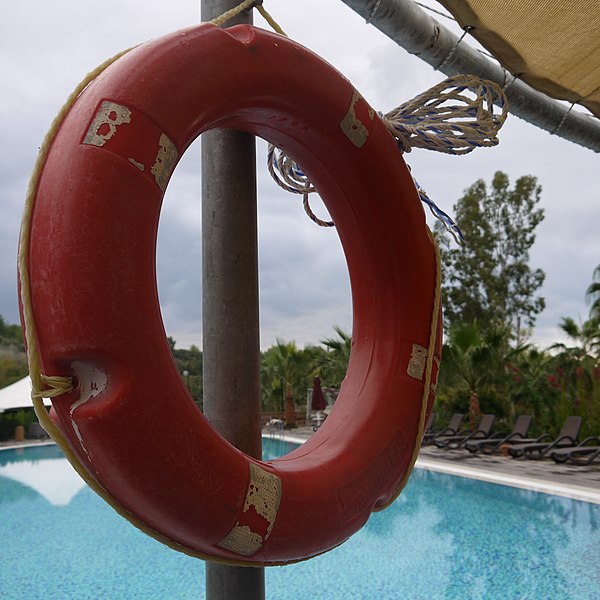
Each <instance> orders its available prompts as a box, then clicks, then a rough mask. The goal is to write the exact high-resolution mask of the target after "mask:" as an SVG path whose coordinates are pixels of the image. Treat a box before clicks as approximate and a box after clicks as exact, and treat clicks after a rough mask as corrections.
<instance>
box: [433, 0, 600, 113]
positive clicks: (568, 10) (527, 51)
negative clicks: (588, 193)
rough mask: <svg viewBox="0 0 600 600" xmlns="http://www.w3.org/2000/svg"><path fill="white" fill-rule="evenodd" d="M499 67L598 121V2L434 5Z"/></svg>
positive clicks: (465, 0) (460, 0) (445, 0)
mask: <svg viewBox="0 0 600 600" xmlns="http://www.w3.org/2000/svg"><path fill="white" fill-rule="evenodd" d="M438 1H439V3H440V4H442V5H443V6H444V7H445V8H446V9H447V10H449V11H450V12H451V13H452V15H453V17H454V18H455V19H456V20H457V22H458V23H459V25H460V26H461V27H463V28H465V27H467V26H470V27H473V28H474V29H472V30H470V34H471V35H472V36H473V37H474V38H476V39H477V40H478V41H479V43H480V44H481V45H482V46H484V47H485V48H486V49H487V50H488V51H489V52H490V53H491V54H493V55H494V57H495V58H496V59H498V60H499V61H500V63H501V64H502V66H503V67H504V68H505V69H506V70H507V71H509V72H510V73H512V74H513V75H518V77H519V78H520V79H522V80H523V81H524V82H526V83H527V84H529V85H530V86H531V87H533V88H535V89H537V90H538V91H541V92H544V93H545V94H547V95H548V96H552V97H554V98H558V99H560V100H567V101H569V102H575V103H578V104H581V105H582V106H585V107H586V108H587V109H588V110H590V111H591V112H592V113H593V114H594V115H595V116H596V117H600V5H599V3H598V0H578V1H577V2H568V1H567V0H546V1H544V2H540V0H502V1H500V0H438Z"/></svg>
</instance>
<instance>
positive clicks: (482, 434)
mask: <svg viewBox="0 0 600 600" xmlns="http://www.w3.org/2000/svg"><path fill="white" fill-rule="evenodd" d="M495 418H496V416H495V415H483V417H481V421H479V425H478V427H477V429H476V430H475V431H469V430H467V432H466V433H462V434H458V435H451V436H444V437H440V438H435V439H434V441H433V443H434V444H435V445H436V446H437V447H438V448H461V447H462V446H464V444H466V443H467V442H468V441H469V440H476V439H484V438H487V437H488V436H489V435H490V432H491V431H492V427H493V426H494V419H495Z"/></svg>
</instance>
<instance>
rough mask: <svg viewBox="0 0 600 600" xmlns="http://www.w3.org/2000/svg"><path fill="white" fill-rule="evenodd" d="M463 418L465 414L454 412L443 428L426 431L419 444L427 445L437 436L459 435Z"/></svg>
mask: <svg viewBox="0 0 600 600" xmlns="http://www.w3.org/2000/svg"><path fill="white" fill-rule="evenodd" d="M464 418H465V415H463V414H462V413H454V414H453V415H452V417H451V419H450V421H449V422H448V425H447V426H446V427H445V428H444V429H438V430H434V431H431V432H428V433H426V434H425V435H424V436H423V442H422V443H421V445H422V446H427V445H429V444H433V443H434V440H436V439H438V438H439V437H443V436H450V435H459V428H460V425H461V423H462V421H463V419H464Z"/></svg>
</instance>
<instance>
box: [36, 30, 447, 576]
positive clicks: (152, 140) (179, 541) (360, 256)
mask: <svg viewBox="0 0 600 600" xmlns="http://www.w3.org/2000/svg"><path fill="white" fill-rule="evenodd" d="M214 127H232V128H238V129H243V130H246V131H248V132H251V133H253V134H256V135H259V136H262V137H263V138H266V139H267V140H269V141H270V142H272V143H273V144H275V145H277V146H279V147H280V148H282V149H283V150H284V151H285V152H286V153H287V154H288V155H289V156H291V157H292V158H294V159H295V160H296V161H297V162H298V164H300V165H301V166H302V169H303V170H304V171H305V172H306V173H307V174H308V176H309V177H310V179H311V181H312V182H313V183H314V184H315V186H316V187H317V189H318V190H319V192H320V195H321V196H322V198H323V200H324V202H325V204H326V205H327V208H328V210H329V212H330V214H331V216H332V217H333V220H334V221H335V223H336V226H337V230H338V233H339V236H340V239H341V242H342V245H343V248H344V252H345V255H346V258H347V262H348V268H349V272H350V278H351V284H352V298H353V319H354V322H353V348H352V356H351V360H350V365H349V368H348V374H347V377H346V379H345V381H344V383H343V386H342V390H341V393H340V395H339V398H338V400H337V402H336V406H335V408H334V410H333V411H332V413H331V415H330V416H329V418H328V419H327V420H326V421H325V423H324V424H323V426H322V427H321V428H320V429H319V431H318V432H317V433H316V434H315V435H314V436H313V437H312V438H311V439H310V440H309V441H308V442H306V443H305V444H304V445H303V446H302V447H301V448H299V449H297V450H295V451H294V452H292V453H291V454H289V455H287V456H285V457H283V458H281V459H278V460H273V461H269V462H261V461H258V460H254V459H251V458H249V457H248V456H246V455H245V454H243V453H241V452H240V451H238V450H237V449H235V448H233V447H232V446H231V445H230V444H228V443H227V442H226V441H225V440H224V439H223V438H221V436H219V435H218V434H217V433H216V432H215V431H214V430H213V429H212V427H211V426H210V425H209V423H208V422H207V421H206V420H205V419H204V417H203V416H202V415H201V413H200V412H199V411H198V410H197V408H196V406H195V405H194V403H193V401H192V399H191V397H190V396H189V394H188V392H187V390H186V388H185V385H184V384H183V382H182V380H181V377H180V375H179V373H178V371H177V368H176V366H175V363H174V361H173V359H172V357H171V353H170V349H169V345H168V343H167V339H166V335H165V331H164V327H163V324H162V319H161V314H160V308H159V302H158V294H157V286H156V277H155V244H156V235H157V227H158V219H159V212H160V207H161V201H162V198H163V194H164V190H165V187H166V185H167V182H168V180H169V177H170V175H171V173H172V171H173V169H174V167H175V165H176V163H177V161H178V159H179V157H180V156H181V154H182V153H183V152H184V151H185V149H186V148H187V147H188V146H189V144H190V143H191V142H192V141H193V140H194V139H195V138H196V137H197V136H198V135H199V134H200V133H201V132H203V131H206V130H208V129H211V128H214ZM32 210H33V212H32V216H31V224H30V230H29V231H30V241H29V245H28V247H27V248H25V249H24V251H25V252H26V253H27V255H28V264H29V279H28V282H29V286H30V289H31V292H30V295H31V297H30V299H29V302H30V308H31V313H32V316H33V321H34V323H35V329H36V332H37V340H38V343H39V349H40V358H41V362H42V366H43V372H44V373H45V374H47V375H59V376H72V377H74V381H75V382H76V387H75V389H74V390H73V391H72V392H70V393H66V394H63V395H61V396H58V397H56V398H54V399H53V401H52V403H53V411H52V414H51V417H52V419H53V421H54V422H55V423H56V424H57V425H58V427H59V429H60V431H61V432H62V434H63V435H64V437H65V438H66V440H67V442H68V445H69V446H70V447H71V449H72V450H73V451H74V453H75V454H76V456H77V460H78V462H80V464H81V465H83V466H84V467H85V469H86V470H87V471H88V473H89V476H90V477H92V478H93V479H94V480H95V481H97V482H98V483H99V484H100V485H101V486H102V487H103V488H104V489H105V490H107V492H108V494H109V495H110V496H111V497H112V498H113V499H114V500H115V503H118V504H120V505H121V506H122V507H123V508H124V511H125V512H127V513H130V514H131V518H132V520H133V521H134V522H135V523H136V524H138V525H140V526H142V527H144V528H145V529H148V530H150V531H151V533H152V534H153V535H156V536H157V537H159V538H160V539H163V540H166V541H168V543H170V544H171V545H172V546H173V547H176V548H178V549H180V550H183V551H185V552H188V553H190V554H193V555H197V556H200V557H205V558H211V559H216V560H220V561H224V562H232V563H241V564H252V565H257V564H263V565H271V564H282V563H288V562H293V561H298V560H302V559H305V558H309V557H311V556H314V555H317V554H319V553H322V552H325V551H327V550H329V549H331V548H333V547H335V546H337V545H338V544H340V543H342V542H343V541H344V540H346V539H347V538H348V537H349V536H350V535H352V534H353V533H354V532H355V531H357V530H358V529H359V528H360V527H361V526H362V525H363V524H364V523H365V522H366V520H367V519H368V517H369V515H370V513H371V512H372V511H373V510H377V509H380V508H382V507H385V506H386V505H388V504H389V503H390V502H391V501H392V500H393V499H394V498H395V496H396V495H397V494H398V493H399V491H400V489H401V488H402V486H403V485H404V483H405V481H406V478H407V477H408V474H409V473H410V470H411V469H412V465H413V463H414V461H415V459H416V454H417V452H418V447H419V444H420V435H421V434H422V429H423V423H424V420H425V415H426V412H427V411H428V410H430V407H431V403H432V401H433V397H434V390H435V381H436V378H437V365H438V357H439V354H440V337H441V334H440V327H439V318H440V302H439V273H438V261H437V255H436V250H435V245H434V243H433V241H432V239H431V236H430V234H429V232H428V230H427V228H426V225H425V218H424V212H423V209H422V208H421V203H420V201H419V198H418V195H417V192H416V191H415V187H414V185H413V181H412V178H411V175H410V174H409V171H408V169H407V167H406V165H405V163H404V161H403V159H402V157H401V155H400V152H398V151H397V148H396V144H395V141H394V140H393V139H392V137H391V136H390V134H389V133H388V132H387V131H386V129H385V127H384V125H383V123H382V122H381V120H380V118H379V117H378V116H377V114H376V113H375V112H374V111H373V109H372V108H371V107H370V106H369V105H368V104H367V103H366V101H365V100H364V99H363V98H362V97H361V96H360V95H359V94H358V93H357V92H356V91H355V90H354V88H353V87H352V85H351V84H350V83H349V82H348V81H347V80H346V79H345V78H344V77H343V76H341V75H340V74H339V73H338V72H337V71H335V70H334V69H333V68H332V67H331V66H330V65H328V64H327V63H326V62H324V61H323V60H322V59H320V58H319V57H317V56H316V55H314V54H312V53H311V52H310V51H308V50H306V49H305V48H303V47H302V46H300V45H299V44H297V43H294V42H293V41H290V40H288V39H285V38H282V37H281V36H279V35H275V34H271V33H268V32H266V31H262V30H260V29H257V28H254V27H250V26H236V27H231V28H229V29H226V30H222V29H219V28H218V27H216V26H213V25H207V24H203V25H200V26H197V27H193V28H191V29H187V30H184V31H179V32H177V33H174V34H171V35H167V36H165V37H163V38H160V39H158V40H156V41H152V42H149V43H147V44H144V45H142V46H140V47H138V48H136V49H135V50H132V51H131V52H129V53H127V54H126V55H124V56H123V57H121V58H120V59H119V60H117V61H116V62H115V63H114V64H112V65H111V66H110V67H108V68H107V69H106V70H105V71H104V72H103V73H102V74H101V75H99V76H98V77H97V78H96V79H95V80H94V81H93V82H92V83H91V84H90V85H88V86H87V87H86V89H85V90H84V91H83V92H82V93H81V94H80V96H79V97H78V98H77V100H76V101H75V103H74V104H73V106H72V107H71V109H70V110H69V111H68V114H67V115H66V117H65V118H64V120H63V122H62V123H61V125H60V128H59V129H58V131H57V133H56V136H55V137H54V140H53V142H52V145H51V146H50V149H49V151H48V154H47V156H46V159H45V163H44V165H43V170H42V172H41V174H40V177H39V181H38V186H37V192H36V194H35V200H34V204H33V209H32Z"/></svg>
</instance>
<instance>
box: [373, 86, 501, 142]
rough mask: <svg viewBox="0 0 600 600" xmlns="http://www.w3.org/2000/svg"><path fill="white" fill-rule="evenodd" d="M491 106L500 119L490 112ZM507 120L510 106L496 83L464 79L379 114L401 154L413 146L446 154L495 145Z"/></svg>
mask: <svg viewBox="0 0 600 600" xmlns="http://www.w3.org/2000/svg"><path fill="white" fill-rule="evenodd" d="M466 92H469V93H470V94H471V95H470V96H469V95H467V94H466ZM473 95H474V97H472V96H473ZM494 104H497V105H498V106H499V108H500V113H499V114H495V113H494ZM507 116H508V103H507V101H506V96H505V95H504V92H503V90H502V88H501V87H500V86H499V85H498V84H496V83H494V82H493V81H486V80H482V79H479V77H475V76H473V75H462V74H460V75H455V76H454V77H449V78H448V79H445V80H444V81H442V82H440V83H438V84H437V85H435V86H433V87H432V88H430V89H429V90H427V91H426V92H423V93H422V94H419V95H418V96H416V97H415V98H413V99H412V100H409V101H408V102H405V103H404V104H401V105H400V106H398V107H397V108H394V109H393V110H391V111H390V112H388V113H386V114H385V115H381V117H382V119H383V121H384V123H385V125H386V127H387V129H388V131H389V132H390V133H391V134H392V135H393V136H394V137H395V138H396V140H397V141H398V147H399V148H400V150H401V151H402V152H410V151H411V149H412V148H414V147H416V148H426V149H427V150H436V151H437V152H444V153H446V154H467V153H469V152H471V151H472V150H474V149H475V148H480V147H490V146H496V145H497V144H498V138H497V133H498V130H499V129H500V128H501V127H502V125H503V124H504V122H505V121H506V117H507Z"/></svg>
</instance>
